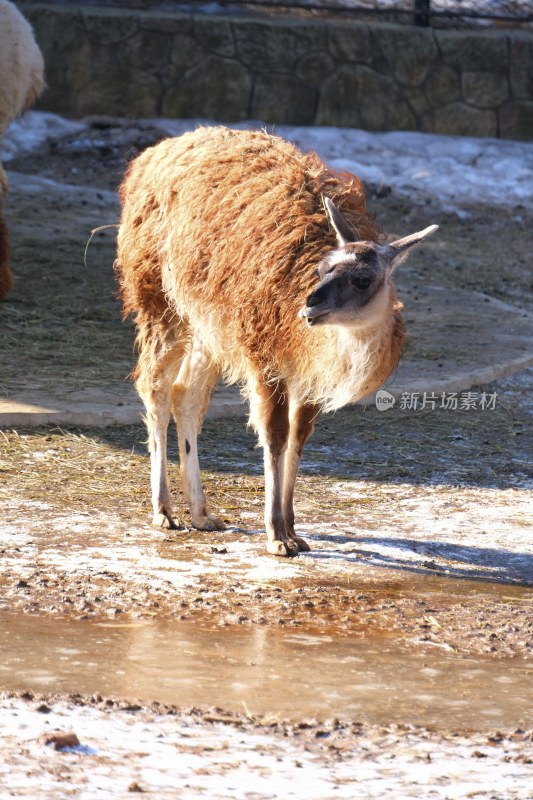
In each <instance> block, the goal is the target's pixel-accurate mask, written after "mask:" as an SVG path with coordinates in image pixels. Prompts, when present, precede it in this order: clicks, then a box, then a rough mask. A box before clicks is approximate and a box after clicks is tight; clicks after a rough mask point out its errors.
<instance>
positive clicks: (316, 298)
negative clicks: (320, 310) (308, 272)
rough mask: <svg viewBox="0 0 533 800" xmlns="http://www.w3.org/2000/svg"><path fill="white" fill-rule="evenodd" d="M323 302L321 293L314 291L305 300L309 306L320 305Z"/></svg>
mask: <svg viewBox="0 0 533 800" xmlns="http://www.w3.org/2000/svg"><path fill="white" fill-rule="evenodd" d="M321 302H322V300H321V299H320V295H319V293H318V292H313V294H310V295H309V297H308V298H307V300H306V301H305V304H306V306H307V308H313V306H318V305H320V303H321Z"/></svg>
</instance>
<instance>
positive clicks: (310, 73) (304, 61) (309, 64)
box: [296, 53, 335, 86]
mask: <svg viewBox="0 0 533 800" xmlns="http://www.w3.org/2000/svg"><path fill="white" fill-rule="evenodd" d="M334 69H335V64H334V62H333V59H332V58H331V56H330V55H328V54H327V53H307V55H305V56H302V58H301V59H300V60H299V61H298V64H297V66H296V75H297V76H298V78H302V80H304V81H308V82H309V83H312V84H314V85H317V86H318V85H319V84H320V83H322V81H323V80H325V79H326V78H327V77H328V76H329V75H331V73H332V72H333V70H334Z"/></svg>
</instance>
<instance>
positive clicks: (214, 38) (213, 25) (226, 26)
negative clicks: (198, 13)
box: [194, 16, 237, 58]
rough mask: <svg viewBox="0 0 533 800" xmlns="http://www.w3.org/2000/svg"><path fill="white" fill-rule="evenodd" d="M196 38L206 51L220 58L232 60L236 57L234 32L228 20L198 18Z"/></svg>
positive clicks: (195, 28) (195, 23) (195, 31)
mask: <svg viewBox="0 0 533 800" xmlns="http://www.w3.org/2000/svg"><path fill="white" fill-rule="evenodd" d="M194 38H195V39H196V41H197V42H198V44H200V45H201V47H203V48H204V49H205V50H207V51H208V52H210V53H214V54H215V55H219V56H226V57H227V58H231V57H232V56H235V55H236V52H237V50H236V47H235V39H234V37H233V30H232V28H231V24H230V23H229V21H228V20H227V18H220V17H212V16H209V17H205V18H199V17H196V18H195V20H194Z"/></svg>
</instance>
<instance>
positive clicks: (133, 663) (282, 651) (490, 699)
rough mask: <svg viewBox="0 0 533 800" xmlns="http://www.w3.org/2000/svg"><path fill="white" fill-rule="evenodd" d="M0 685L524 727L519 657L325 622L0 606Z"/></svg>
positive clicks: (531, 688)
mask: <svg viewBox="0 0 533 800" xmlns="http://www.w3.org/2000/svg"><path fill="white" fill-rule="evenodd" d="M0 626H1V628H0V647H1V651H0V652H1V655H0V688H2V689H8V690H22V689H31V690H33V691H36V692H51V693H52V692H53V693H56V692H58V693H69V692H79V693H82V694H94V693H100V694H102V695H104V696H105V695H113V696H118V697H124V698H128V699H139V700H143V701H146V702H149V701H152V700H158V701H160V702H164V703H174V704H176V705H182V706H191V705H197V706H210V705H218V706H221V707H223V708H226V709H230V710H236V711H241V712H242V711H247V712H250V713H252V714H257V715H269V716H270V715H278V716H280V717H293V718H302V717H307V718H309V717H318V718H319V719H323V718H325V717H331V716H337V717H340V718H344V719H347V718H348V719H352V720H358V721H367V722H374V723H378V724H385V723H388V722H412V723H416V724H421V725H429V726H432V725H436V726H438V727H443V726H446V727H452V728H466V729H476V730H480V729H484V728H490V729H494V728H497V727H502V728H507V729H508V728H514V727H518V726H522V727H529V726H530V725H531V724H532V722H533V720H532V709H533V681H532V680H531V678H532V677H533V668H532V665H531V664H529V665H528V663H527V662H525V661H521V660H506V661H497V660H491V659H489V658H483V657H476V658H473V657H472V658H464V657H458V656H454V655H453V654H452V653H448V652H446V651H444V650H442V649H441V648H434V649H431V650H427V649H425V650H421V649H420V647H419V646H414V645H413V648H412V649H407V648H405V647H400V646H399V645H397V644H396V643H395V642H394V641H393V640H391V639H390V638H387V637H382V636H380V637H377V636H368V635H366V636H364V637H360V638H348V637H347V638H338V637H335V638H333V637H332V636H329V635H327V634H325V633H324V631H323V630H315V631H307V632H302V631H301V630H292V631H289V630H279V629H276V630H272V629H271V628H264V627H260V626H257V627H253V628H241V627H239V628H235V629H217V628H202V627H200V626H198V624H193V623H190V622H179V623H173V624H169V623H167V624H161V623H144V622H142V623H141V622H139V623H127V624H122V625H121V624H117V623H115V622H109V623H95V622H92V621H84V622H75V621H67V620H64V619H46V618H42V617H31V616H26V615H10V614H6V613H3V614H2V615H0Z"/></svg>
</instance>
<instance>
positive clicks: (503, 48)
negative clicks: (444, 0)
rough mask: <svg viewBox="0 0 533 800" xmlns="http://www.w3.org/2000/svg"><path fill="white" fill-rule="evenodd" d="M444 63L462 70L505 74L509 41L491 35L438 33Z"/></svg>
mask: <svg viewBox="0 0 533 800" xmlns="http://www.w3.org/2000/svg"><path fill="white" fill-rule="evenodd" d="M435 35H436V37H437V42H438V45H439V47H440V50H441V53H442V56H443V59H444V62H445V63H446V64H449V65H450V66H452V67H458V68H459V69H461V70H493V71H494V72H505V71H506V70H507V68H508V63H509V57H508V52H507V40H506V38H505V37H504V36H501V35H498V34H496V35H491V34H489V33H462V32H459V31H436V32H435Z"/></svg>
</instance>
